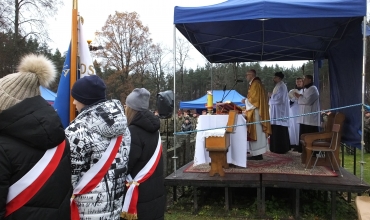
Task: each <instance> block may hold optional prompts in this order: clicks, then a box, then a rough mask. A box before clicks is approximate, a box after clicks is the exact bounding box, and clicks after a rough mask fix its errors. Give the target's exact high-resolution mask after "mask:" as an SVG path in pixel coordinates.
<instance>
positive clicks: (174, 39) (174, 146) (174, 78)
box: [172, 24, 178, 177]
mask: <svg viewBox="0 0 370 220" xmlns="http://www.w3.org/2000/svg"><path fill="white" fill-rule="evenodd" d="M176 117H177V112H176V25H175V24H174V25H173V130H174V131H175V133H176ZM177 158H178V157H177V156H176V135H173V157H172V159H173V170H174V171H173V173H174V175H173V176H174V177H176V160H177Z"/></svg>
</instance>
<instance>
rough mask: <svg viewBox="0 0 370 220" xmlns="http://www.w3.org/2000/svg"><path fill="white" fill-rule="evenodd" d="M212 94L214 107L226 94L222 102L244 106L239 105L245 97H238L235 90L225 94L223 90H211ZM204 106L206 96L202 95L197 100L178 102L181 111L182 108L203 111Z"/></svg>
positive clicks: (241, 104) (227, 91) (226, 91)
mask: <svg viewBox="0 0 370 220" xmlns="http://www.w3.org/2000/svg"><path fill="white" fill-rule="evenodd" d="M228 93H229V94H228ZM212 94H213V104H214V105H215V104H216V102H220V101H221V100H222V97H223V96H226V94H228V95H227V96H226V97H225V98H224V99H223V102H226V101H231V102H233V103H234V104H236V105H239V106H244V104H243V103H241V100H242V99H244V98H245V97H244V96H242V95H240V94H239V93H238V92H237V91H235V90H225V92H224V91H223V90H213V91H212ZM206 104H207V95H204V96H202V97H200V98H199V99H195V100H192V101H183V102H180V108H181V109H184V108H186V109H205V108H206V107H205V105H206Z"/></svg>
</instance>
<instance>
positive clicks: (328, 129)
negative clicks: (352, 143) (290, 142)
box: [300, 114, 336, 164]
mask: <svg viewBox="0 0 370 220" xmlns="http://www.w3.org/2000/svg"><path fill="white" fill-rule="evenodd" d="M335 115H336V114H330V115H328V116H327V118H326V122H324V123H323V126H322V128H323V129H324V130H323V131H322V132H318V133H315V134H322V133H325V132H331V129H332V127H333V123H334V117H335ZM306 135H311V133H308V134H302V135H301V137H300V142H301V143H302V154H301V162H302V163H303V164H306V162H307V160H308V159H309V156H310V154H308V155H307V154H306V150H305V145H306V143H305V141H304V139H305V136H306ZM326 141H327V142H330V138H329V139H327V140H326Z"/></svg>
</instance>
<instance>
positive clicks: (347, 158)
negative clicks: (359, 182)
mask: <svg viewBox="0 0 370 220" xmlns="http://www.w3.org/2000/svg"><path fill="white" fill-rule="evenodd" d="M344 151H345V152H344V168H345V169H346V170H348V171H349V172H351V173H353V167H354V155H349V154H348V153H347V152H346V150H344ZM340 159H342V157H341V156H340ZM360 162H361V150H360V149H356V176H357V177H358V178H360V177H361V175H360V173H361V169H360V168H361V163H360ZM364 162H365V164H364V171H363V181H365V183H370V153H366V151H365V150H364Z"/></svg>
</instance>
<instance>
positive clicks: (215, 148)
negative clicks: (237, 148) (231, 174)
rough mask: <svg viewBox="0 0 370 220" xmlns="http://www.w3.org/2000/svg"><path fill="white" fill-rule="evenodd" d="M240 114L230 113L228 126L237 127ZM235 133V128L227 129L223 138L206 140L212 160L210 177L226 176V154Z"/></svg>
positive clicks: (233, 111)
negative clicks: (231, 135)
mask: <svg viewBox="0 0 370 220" xmlns="http://www.w3.org/2000/svg"><path fill="white" fill-rule="evenodd" d="M237 117H238V112H237V111H236V110H232V111H229V118H228V122H227V125H226V126H232V125H235V124H236V122H237ZM234 131H235V127H229V128H226V129H225V134H224V136H223V137H208V138H206V139H205V145H206V146H205V147H206V149H207V151H209V157H210V158H211V170H210V171H209V176H214V175H215V174H216V173H218V174H219V175H220V176H225V171H224V170H223V168H225V169H228V168H229V164H228V163H227V158H226V153H227V151H228V148H229V146H230V133H233V132H234Z"/></svg>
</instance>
